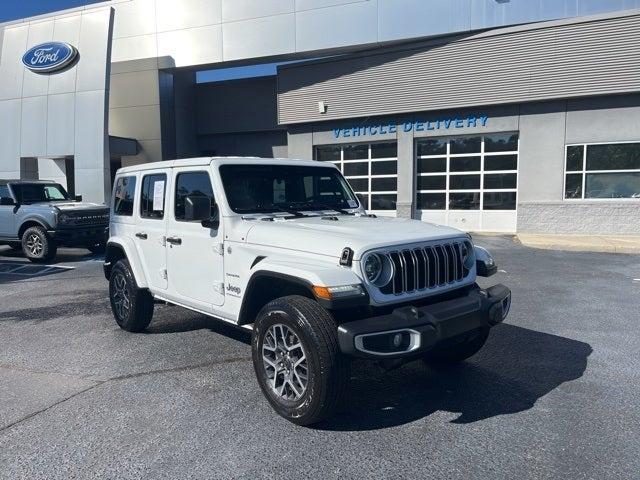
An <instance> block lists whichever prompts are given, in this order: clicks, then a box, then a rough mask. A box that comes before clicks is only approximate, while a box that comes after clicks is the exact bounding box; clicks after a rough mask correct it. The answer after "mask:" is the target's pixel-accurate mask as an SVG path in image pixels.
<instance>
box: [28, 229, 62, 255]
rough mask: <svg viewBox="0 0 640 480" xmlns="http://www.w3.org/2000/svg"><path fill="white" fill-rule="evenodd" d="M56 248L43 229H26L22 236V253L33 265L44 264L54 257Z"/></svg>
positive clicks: (53, 241)
mask: <svg viewBox="0 0 640 480" xmlns="http://www.w3.org/2000/svg"><path fill="white" fill-rule="evenodd" d="M57 250H58V246H57V245H56V242H55V240H54V239H52V238H49V236H48V235H47V232H46V231H45V229H44V228H42V227H40V226H34V227H29V228H27V229H26V230H25V231H24V233H23V234H22V252H23V253H24V256H25V257H27V258H28V259H29V260H30V261H32V262H33V263H46V262H50V261H51V260H53V259H54V258H55V256H56V252H57Z"/></svg>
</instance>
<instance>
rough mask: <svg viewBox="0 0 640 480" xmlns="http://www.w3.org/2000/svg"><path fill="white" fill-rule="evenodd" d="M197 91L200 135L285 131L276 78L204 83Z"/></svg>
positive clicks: (197, 86) (196, 88)
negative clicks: (280, 121) (278, 107)
mask: <svg viewBox="0 0 640 480" xmlns="http://www.w3.org/2000/svg"><path fill="white" fill-rule="evenodd" d="M195 91H196V112H197V117H196V118H197V124H198V135H212V134H218V133H235V132H254V131H264V130H283V129H284V128H283V127H280V126H278V121H277V120H278V119H277V115H276V78H275V77H274V76H268V77H258V78H249V79H243V80H231V81H226V82H213V83H200V84H198V85H196V87H195Z"/></svg>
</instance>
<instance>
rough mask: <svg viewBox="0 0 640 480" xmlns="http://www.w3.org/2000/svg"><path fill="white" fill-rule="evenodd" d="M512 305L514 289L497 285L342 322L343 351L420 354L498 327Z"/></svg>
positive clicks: (385, 355) (367, 355)
mask: <svg viewBox="0 0 640 480" xmlns="http://www.w3.org/2000/svg"><path fill="white" fill-rule="evenodd" d="M510 306H511V291H510V290H509V289H508V288H507V287H505V286H504V285H495V286H493V287H491V288H488V289H486V290H481V289H480V288H476V289H473V290H470V291H468V292H467V293H466V294H465V295H463V296H461V297H457V298H454V299H451V300H446V301H443V302H440V303H435V304H432V305H427V306H423V307H414V306H406V307H400V308H397V309H395V310H394V311H393V312H391V313H390V314H388V315H381V316H376V317H371V318H366V319H364V320H356V321H352V322H345V323H342V324H340V325H339V327H338V341H339V343H340V350H341V351H342V353H344V354H345V355H349V356H354V357H363V358H377V359H386V358H389V359H393V358H403V357H412V356H419V355H421V354H423V353H425V352H427V351H429V350H431V349H433V348H435V347H440V346H444V345H446V344H447V343H449V342H450V343H458V342H460V341H464V340H465V339H466V338H470V337H473V336H474V335H476V334H477V333H478V332H480V331H481V330H483V329H488V328H490V327H492V326H494V325H497V324H498V323H500V322H502V321H503V320H504V318H505V317H506V316H507V314H508V313H509V308H510Z"/></svg>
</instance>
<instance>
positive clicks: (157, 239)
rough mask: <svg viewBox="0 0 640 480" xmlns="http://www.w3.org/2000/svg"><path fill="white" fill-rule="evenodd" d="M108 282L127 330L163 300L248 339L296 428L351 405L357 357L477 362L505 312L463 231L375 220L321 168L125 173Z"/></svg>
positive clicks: (192, 163) (216, 165)
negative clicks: (480, 279) (248, 334)
mask: <svg viewBox="0 0 640 480" xmlns="http://www.w3.org/2000/svg"><path fill="white" fill-rule="evenodd" d="M112 202H113V203H112V208H111V218H110V235H111V236H110V238H109V241H108V244H107V251H106V258H105V264H104V273H105V276H106V278H107V279H108V280H109V296H110V300H111V308H112V310H113V314H114V316H115V319H116V322H117V323H118V325H120V327H122V328H123V329H125V330H128V331H130V332H139V331H142V330H144V329H145V328H146V327H147V326H148V325H149V322H151V318H152V316H153V309H154V303H158V302H166V303H169V304H175V305H180V306H182V307H185V308H189V309H191V310H195V311H197V312H200V313H202V314H205V315H210V316H212V317H215V318H218V319H220V320H223V321H226V322H230V323H232V324H234V325H238V326H241V327H245V328H248V329H251V330H252V332H253V333H252V342H251V344H252V356H253V365H254V368H255V372H256V376H257V378H258V383H259V384H260V388H261V389H262V391H263V393H264V394H265V396H266V397H267V399H268V400H269V402H270V403H271V405H272V406H273V408H274V409H275V410H276V412H277V413H279V414H280V415H282V416H283V417H285V418H287V419H288V420H290V421H292V422H295V423H297V424H300V425H308V424H312V423H315V422H318V421H320V420H322V419H324V418H327V417H328V416H330V415H331V414H332V413H334V412H335V411H336V409H337V408H338V407H339V405H340V403H341V401H342V400H343V398H344V397H345V394H346V389H347V387H348V381H349V365H350V358H351V357H362V358H368V359H373V360H377V361H381V362H382V363H383V364H384V365H386V366H387V367H391V366H395V365H398V364H400V363H402V362H405V361H409V360H415V359H417V358H422V359H425V360H427V361H432V362H435V361H439V362H455V361H461V360H463V359H465V358H467V357H469V356H471V355H473V354H474V353H476V352H477V351H478V350H479V349H480V348H481V347H482V345H483V344H484V343H485V341H486V339H487V335H488V332H489V329H490V327H492V326H493V325H496V324H498V323H500V322H501V321H502V320H503V319H504V318H505V317H506V315H507V313H508V311H509V306H510V301H511V292H510V291H509V289H508V288H506V287H504V286H502V285H496V286H494V287H491V288H489V289H486V290H482V289H480V288H479V287H478V286H477V285H476V283H475V280H476V275H483V276H489V275H491V274H493V273H494V272H495V271H496V266H495V264H494V261H493V259H492V258H491V256H490V255H489V254H488V253H487V251H486V250H484V249H481V248H479V247H474V246H473V244H472V242H471V237H470V236H469V235H467V234H466V233H462V232H460V231H458V230H455V229H452V228H448V227H444V226H440V225H433V224H428V223H423V222H421V221H417V220H406V219H398V218H376V217H375V216H374V215H368V214H367V213H366V212H365V211H364V209H363V208H362V206H361V204H360V202H359V201H358V198H357V197H356V195H355V194H354V193H353V191H352V190H351V188H350V187H349V185H348V183H347V182H346V180H345V179H344V178H343V177H342V175H341V174H340V172H339V170H338V169H337V168H336V167H335V166H333V165H331V164H327V163H321V162H314V161H298V160H280V159H276V160H272V159H258V158H213V159H212V158H198V159H191V160H176V161H168V162H158V163H149V164H144V165H138V166H135V167H129V168H122V169H120V170H118V173H117V175H116V178H115V185H114V192H113V200H112Z"/></svg>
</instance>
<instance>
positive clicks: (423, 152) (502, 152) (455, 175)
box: [416, 133, 518, 232]
mask: <svg viewBox="0 0 640 480" xmlns="http://www.w3.org/2000/svg"><path fill="white" fill-rule="evenodd" d="M416 155H417V158H416V171H417V178H416V196H417V198H416V205H417V210H418V214H419V216H420V217H421V218H422V220H425V221H429V222H436V223H440V224H444V225H450V226H452V227H456V228H460V229H462V230H474V231H488V232H515V231H516V222H517V215H516V204H517V195H518V134H517V133H500V134H492V135H484V136H468V137H455V138H453V137H445V138H425V139H420V140H417V142H416Z"/></svg>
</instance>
